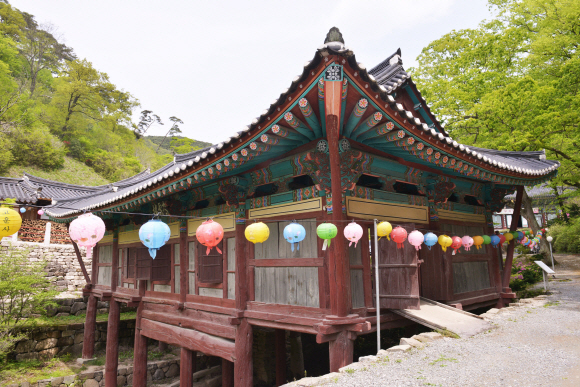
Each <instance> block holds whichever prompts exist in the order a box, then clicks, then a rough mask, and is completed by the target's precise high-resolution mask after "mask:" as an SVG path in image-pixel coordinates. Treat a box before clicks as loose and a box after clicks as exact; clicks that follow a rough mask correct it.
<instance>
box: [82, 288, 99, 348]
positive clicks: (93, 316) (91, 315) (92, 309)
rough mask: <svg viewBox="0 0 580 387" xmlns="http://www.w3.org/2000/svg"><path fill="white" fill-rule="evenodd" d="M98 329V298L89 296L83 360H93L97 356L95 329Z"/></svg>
mask: <svg viewBox="0 0 580 387" xmlns="http://www.w3.org/2000/svg"><path fill="white" fill-rule="evenodd" d="M96 327H97V297H95V296H94V295H92V294H91V295H90V296H89V301H88V303H87V316H86V319H85V330H84V332H83V355H82V356H83V359H92V358H93V355H94V354H95V329H96Z"/></svg>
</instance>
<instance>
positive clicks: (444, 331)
mask: <svg viewBox="0 0 580 387" xmlns="http://www.w3.org/2000/svg"><path fill="white" fill-rule="evenodd" d="M435 332H437V333H439V334H440V335H441V336H443V337H451V338H452V339H459V338H460V337H459V335H458V334H457V333H455V332H451V331H448V330H447V329H435Z"/></svg>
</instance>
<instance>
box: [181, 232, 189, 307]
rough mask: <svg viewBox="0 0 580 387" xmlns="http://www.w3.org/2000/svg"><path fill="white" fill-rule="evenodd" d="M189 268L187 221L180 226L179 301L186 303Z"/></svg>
mask: <svg viewBox="0 0 580 387" xmlns="http://www.w3.org/2000/svg"><path fill="white" fill-rule="evenodd" d="M188 268H189V246H188V242H187V222H183V223H181V225H180V227H179V303H180V304H181V305H183V304H185V298H186V296H187V284H188V283H189V278H187V275H188V274H187V269H188Z"/></svg>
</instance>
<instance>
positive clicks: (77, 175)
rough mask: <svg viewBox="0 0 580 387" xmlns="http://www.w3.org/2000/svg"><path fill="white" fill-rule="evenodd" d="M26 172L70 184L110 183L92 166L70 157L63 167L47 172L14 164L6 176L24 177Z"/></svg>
mask: <svg viewBox="0 0 580 387" xmlns="http://www.w3.org/2000/svg"><path fill="white" fill-rule="evenodd" d="M24 172H26V173H29V174H31V175H34V176H37V177H41V178H43V179H49V180H56V181H60V182H63V183H68V184H78V185H88V186H95V185H103V184H109V181H108V180H107V179H105V178H104V177H102V176H101V175H99V174H98V173H97V172H95V171H94V170H93V169H92V168H91V167H89V166H88V165H86V164H84V163H81V162H80V161H77V160H75V159H72V158H70V157H65V158H64V166H63V167H62V169H56V170H54V171H48V172H47V171H44V170H42V169H40V168H38V167H34V166H21V165H13V166H11V167H10V168H9V169H8V174H7V175H6V176H7V177H22V175H23V174H24Z"/></svg>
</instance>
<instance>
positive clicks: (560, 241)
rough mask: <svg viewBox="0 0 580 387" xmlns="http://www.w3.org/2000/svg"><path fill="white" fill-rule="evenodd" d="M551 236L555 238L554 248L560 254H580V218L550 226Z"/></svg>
mask: <svg viewBox="0 0 580 387" xmlns="http://www.w3.org/2000/svg"><path fill="white" fill-rule="evenodd" d="M550 235H551V236H552V237H553V238H554V240H553V241H552V248H553V249H554V251H557V252H559V253H580V237H579V236H580V218H574V219H571V220H570V222H569V223H567V224H566V223H564V224H554V225H552V226H550Z"/></svg>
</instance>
